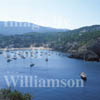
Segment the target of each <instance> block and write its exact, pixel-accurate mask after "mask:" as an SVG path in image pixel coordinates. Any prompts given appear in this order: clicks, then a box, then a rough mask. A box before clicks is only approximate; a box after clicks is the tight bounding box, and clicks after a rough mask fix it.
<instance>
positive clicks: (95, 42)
mask: <svg viewBox="0 0 100 100" xmlns="http://www.w3.org/2000/svg"><path fill="white" fill-rule="evenodd" d="M31 45H33V46H47V45H48V46H49V47H50V48H52V49H54V50H57V51H62V52H65V53H70V56H69V57H71V58H78V59H84V60H88V61H99V60H100V52H99V51H100V25H94V26H89V27H83V28H79V29H75V30H72V31H68V32H47V33H46V34H45V33H42V34H41V33H39V32H31V33H25V34H21V35H18V34H17V35H9V36H5V35H0V48H5V47H6V48H22V47H30V46H31Z"/></svg>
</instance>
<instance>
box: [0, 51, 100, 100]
mask: <svg viewBox="0 0 100 100" xmlns="http://www.w3.org/2000/svg"><path fill="white" fill-rule="evenodd" d="M46 58H48V62H46ZM7 60H11V61H7ZM30 64H34V66H32V67H30ZM81 72H85V73H86V74H87V76H88V80H87V82H86V83H85V87H84V88H20V87H19V86H17V87H16V89H17V90H19V91H21V92H29V93H31V94H32V95H33V96H34V97H35V100H55V99H57V100H73V99H75V100H94V99H95V100H100V95H99V93H100V80H99V79H100V78H99V77H100V63H97V62H84V61H82V60H76V59H70V58H68V57H67V55H65V54H62V53H59V52H55V51H47V50H35V51H31V50H24V53H23V54H22V51H21V50H19V51H10V52H6V54H2V55H0V87H1V88H7V85H6V83H5V81H4V75H32V76H35V75H37V76H38V77H39V78H43V79H48V78H49V79H50V78H51V79H80V73H81ZM12 89H13V87H12Z"/></svg>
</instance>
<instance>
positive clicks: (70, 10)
mask: <svg viewBox="0 0 100 100" xmlns="http://www.w3.org/2000/svg"><path fill="white" fill-rule="evenodd" d="M0 21H25V22H32V23H35V24H38V25H43V26H49V27H55V28H69V29H74V28H78V27H81V26H86V25H93V24H100V0H0Z"/></svg>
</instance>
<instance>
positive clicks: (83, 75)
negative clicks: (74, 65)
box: [80, 72, 87, 81]
mask: <svg viewBox="0 0 100 100" xmlns="http://www.w3.org/2000/svg"><path fill="white" fill-rule="evenodd" d="M80 76H81V79H83V80H84V81H86V80H87V76H86V74H85V73H84V72H82V73H81V74H80Z"/></svg>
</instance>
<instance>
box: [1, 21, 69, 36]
mask: <svg viewBox="0 0 100 100" xmlns="http://www.w3.org/2000/svg"><path fill="white" fill-rule="evenodd" d="M66 31H68V29H56V28H51V27H44V26H40V25H36V24H33V23H28V22H15V21H8V22H6V21H5V22H4V21H0V34H2V35H15V34H19V35H21V34H24V33H30V32H38V33H46V32H66Z"/></svg>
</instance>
